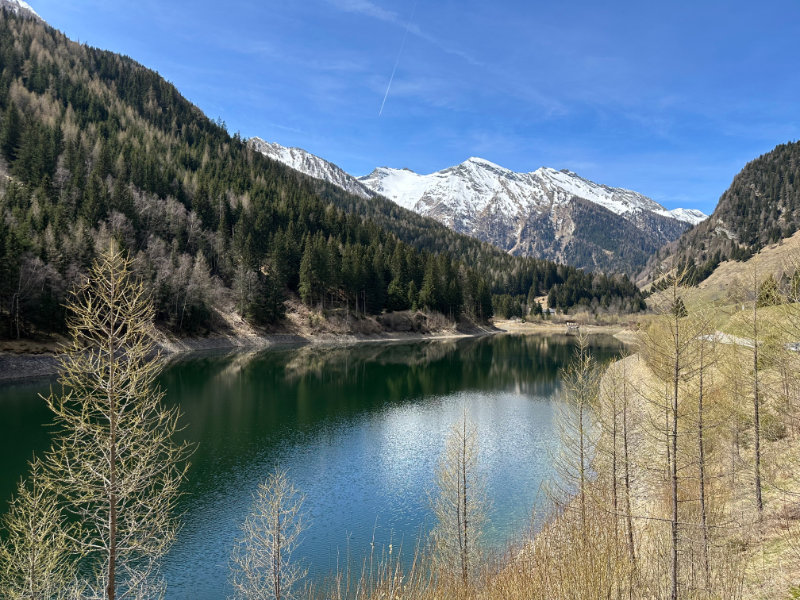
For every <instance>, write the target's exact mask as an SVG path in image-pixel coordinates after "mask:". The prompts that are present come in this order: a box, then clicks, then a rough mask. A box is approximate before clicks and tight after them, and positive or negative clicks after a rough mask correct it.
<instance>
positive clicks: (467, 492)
mask: <svg viewBox="0 0 800 600" xmlns="http://www.w3.org/2000/svg"><path fill="white" fill-rule="evenodd" d="M431 505H432V508H433V513H434V516H435V518H436V521H435V524H434V527H433V530H432V531H431V546H432V552H433V564H434V568H435V570H436V573H437V574H438V575H439V576H441V577H442V578H444V580H445V581H450V582H452V583H456V584H458V583H459V582H460V588H461V591H462V592H463V591H464V590H466V589H468V586H469V585H471V584H473V583H474V581H475V577H476V576H477V573H478V569H479V566H480V564H481V561H482V558H483V537H484V531H485V527H486V524H487V519H488V516H487V511H488V502H487V499H486V486H485V484H484V481H483V478H482V477H481V475H480V473H479V470H478V433H477V428H476V427H475V425H474V424H473V423H472V422H471V421H470V420H469V419H468V418H467V415H466V414H464V416H463V418H462V420H461V422H460V423H457V424H456V425H454V426H453V428H452V429H451V430H450V434H449V436H448V437H447V441H446V442H445V449H444V453H443V454H442V457H441V459H440V461H439V466H438V468H437V470H436V489H435V491H434V493H433V494H432V497H431Z"/></svg>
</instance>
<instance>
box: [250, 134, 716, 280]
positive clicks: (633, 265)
mask: <svg viewBox="0 0 800 600" xmlns="http://www.w3.org/2000/svg"><path fill="white" fill-rule="evenodd" d="M250 144H251V145H252V147H253V148H255V149H256V150H258V151H260V152H262V153H264V154H265V155H267V156H269V157H270V158H273V159H275V160H278V161H280V162H283V163H285V164H287V165H288V166H290V167H292V168H293V169H296V170H298V171H300V172H302V173H305V174H306V175H310V176H311V177H316V178H319V179H324V180H326V181H328V182H330V183H333V184H335V185H337V186H339V187H341V188H343V189H345V190H347V191H348V192H350V193H353V194H357V195H358V196H361V197H362V198H370V197H372V196H374V195H376V194H379V195H381V196H385V197H387V198H389V199H391V200H393V201H394V202H395V203H396V204H398V205H400V206H402V207H404V208H407V209H409V210H413V211H415V212H417V213H419V214H421V215H423V216H428V217H432V218H434V219H436V220H437V221H439V222H441V223H444V224H445V225H447V226H448V227H450V228H452V229H454V230H456V231H458V232H460V233H466V234H469V235H472V236H474V237H477V238H478V239H481V240H483V241H487V242H490V243H492V244H495V245H496V246H499V247H500V248H503V249H504V250H506V251H508V252H510V253H512V254H519V255H527V256H535V257H538V258H548V259H554V260H560V261H563V262H566V263H568V264H573V265H575V266H579V267H585V268H590V269H602V270H621V271H626V272H629V273H633V272H635V271H636V270H637V269H639V268H641V267H642V266H643V265H644V264H645V262H646V261H647V259H648V258H649V256H650V255H651V254H654V253H655V252H656V250H658V248H660V247H661V246H662V245H664V244H665V243H667V242H669V241H672V240H674V239H676V238H677V237H678V236H680V235H681V233H683V232H684V231H685V230H686V229H688V228H689V227H691V226H692V225H695V224H697V223H699V222H700V221H702V220H703V219H705V218H706V215H704V214H703V213H702V212H700V211H698V210H694V209H682V208H678V209H674V210H667V209H666V208H664V207H663V206H661V205H660V204H658V203H657V202H655V201H654V200H652V199H650V198H648V197H647V196H644V195H642V194H639V193H638V192H634V191H631V190H626V189H622V188H613V187H609V186H606V185H602V184H598V183H594V182H592V181H589V180H588V179H584V178H582V177H580V176H578V175H576V174H575V173H573V172H571V171H567V170H563V171H557V170H555V169H551V168H548V167H542V168H540V169H537V170H536V171H533V172H530V173H516V172H514V171H511V170H509V169H506V168H504V167H501V166H500V165H496V164H494V163H492V162H490V161H488V160H485V159H482V158H474V157H473V158H469V159H467V160H466V161H464V162H463V163H461V164H460V165H456V166H454V167H449V168H447V169H443V170H442V171H437V172H435V173H431V174H429V175H420V174H418V173H415V172H413V171H410V170H408V169H393V168H389V167H379V168H377V169H375V170H374V171H373V172H372V173H370V174H369V175H365V176H363V177H359V178H355V177H353V176H351V175H349V174H347V173H345V172H344V171H343V170H342V169H340V168H339V167H337V166H336V165H334V164H332V163H329V162H328V161H326V160H324V159H322V158H319V157H318V156H315V155H313V154H310V153H308V152H306V151H305V150H301V149H299V148H285V147H283V146H281V145H279V144H275V143H268V142H264V141H263V140H261V139H259V138H253V139H251V140H250Z"/></svg>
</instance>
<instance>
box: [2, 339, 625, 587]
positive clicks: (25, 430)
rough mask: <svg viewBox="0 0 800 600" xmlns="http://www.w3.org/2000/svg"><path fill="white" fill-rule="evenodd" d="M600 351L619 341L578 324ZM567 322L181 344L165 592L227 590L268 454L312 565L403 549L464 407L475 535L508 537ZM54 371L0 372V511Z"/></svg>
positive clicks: (165, 377)
mask: <svg viewBox="0 0 800 600" xmlns="http://www.w3.org/2000/svg"><path fill="white" fill-rule="evenodd" d="M591 343H592V351H593V352H594V353H595V355H596V356H597V358H598V359H600V360H606V359H609V358H611V357H612V356H614V355H616V354H618V353H619V352H620V351H621V349H622V346H621V344H620V343H619V342H617V341H616V340H615V339H614V338H611V337H604V336H597V337H593V338H591ZM574 344H575V338H571V337H567V336H550V337H542V336H512V335H497V336H488V337H482V338H476V339H460V340H447V341H425V342H415V343H402V344H400V343H365V344H360V345H355V346H346V347H318V346H316V347H315V346H304V347H294V348H285V349H280V350H269V351H264V352H259V353H247V354H243V353H237V354H228V355H204V356H192V357H190V358H186V359H183V360H179V361H174V362H171V363H169V364H168V365H167V366H166V367H165V369H164V371H163V374H162V376H161V379H160V383H161V386H162V387H163V388H164V389H165V390H166V394H167V395H166V402H168V403H169V404H177V405H179V406H180V407H181V410H182V411H183V421H182V422H183V424H184V425H185V428H184V430H183V431H182V432H181V436H182V437H184V438H185V439H188V440H191V441H192V442H195V443H196V444H197V449H196V451H195V453H194V455H193V456H192V460H191V467H190V470H189V476H188V480H187V482H186V484H185V486H184V491H185V494H184V496H183V497H182V499H181V503H180V508H181V512H182V513H183V519H182V522H183V528H182V530H181V532H180V535H179V537H178V540H177V543H176V544H175V546H174V547H173V548H172V550H171V551H170V553H169V555H168V556H167V559H166V562H165V564H164V575H165V577H166V580H167V585H168V592H167V598H168V600H184V599H186V600H189V599H192V600H212V599H213V600H218V599H221V598H225V597H226V596H227V595H228V593H229V591H230V590H229V588H228V583H227V577H228V557H229V555H230V550H231V547H232V545H233V542H234V539H235V538H236V536H237V531H238V527H239V525H240V524H241V522H242V521H243V520H244V518H245V516H246V514H247V511H248V508H249V505H250V503H251V501H252V494H253V492H254V490H255V489H256V487H257V486H258V484H259V482H260V481H262V480H263V479H264V478H265V476H266V475H267V474H268V473H269V472H270V471H271V470H272V469H274V467H275V466H280V467H283V468H285V469H287V470H288V472H289V475H290V477H291V478H292V480H293V481H294V483H295V485H296V486H297V487H298V488H299V489H300V490H301V491H302V492H303V493H305V495H306V504H305V508H306V509H307V511H308V513H309V516H310V528H309V529H308V530H307V532H306V534H305V537H304V542H303V544H302V545H301V547H300V549H299V552H298V554H299V555H300V556H301V557H302V558H303V559H304V560H305V561H306V564H307V565H308V566H309V576H310V577H311V578H313V579H315V580H318V581H319V580H321V579H322V578H324V577H325V576H326V575H328V574H329V573H331V572H332V571H334V570H335V569H336V568H337V565H339V566H342V565H343V564H344V563H345V562H346V561H347V560H348V557H349V559H350V560H351V561H353V562H359V563H360V561H361V559H362V558H363V557H364V555H365V554H366V553H367V552H368V551H369V546H370V542H371V541H372V540H373V538H374V539H375V541H376V543H377V544H378V545H379V547H381V546H383V545H385V544H388V543H389V542H390V541H391V542H392V543H393V545H394V547H395V548H398V547H401V546H402V548H403V552H404V553H405V554H406V555H411V554H412V552H413V549H414V546H415V545H416V543H417V541H418V540H419V539H423V540H424V536H425V535H426V533H427V531H428V530H429V528H430V526H431V513H430V510H429V506H428V493H429V491H431V490H432V485H433V478H434V471H435V468H436V464H437V461H438V460H439V456H440V454H441V452H442V449H443V447H444V441H445V437H446V435H447V432H448V430H449V428H450V427H451V426H452V425H453V424H454V423H456V422H457V421H458V420H459V419H460V417H461V415H462V414H463V411H464V410H465V409H466V411H467V412H468V414H469V416H470V417H471V419H472V420H473V421H474V422H475V423H476V425H477V427H478V432H479V440H480V442H479V443H480V464H481V467H480V468H481V469H482V470H483V472H484V475H485V479H486V481H487V487H488V490H487V491H488V496H489V498H490V500H491V501H492V509H491V512H490V519H491V529H490V531H489V539H490V540H491V541H492V543H493V544H494V545H495V546H496V547H497V548H502V547H503V546H505V545H506V544H508V543H510V542H513V540H514V538H515V536H518V535H519V533H520V532H522V531H523V530H525V528H526V527H527V526H528V524H529V521H530V516H531V514H532V512H533V511H534V510H535V509H536V507H537V506H540V505H541V504H543V502H544V498H543V492H542V484H543V482H545V481H546V480H547V479H548V478H549V477H552V475H553V473H552V467H551V464H552V460H551V457H552V455H553V452H555V451H557V450H558V439H557V433H556V427H555V423H554V421H553V420H554V417H555V412H554V408H555V406H556V404H557V403H558V402H560V385H559V378H558V372H559V369H560V368H562V367H564V366H565V365H566V364H567V363H568V362H569V360H570V358H571V356H572V354H573V351H574ZM50 385H55V383H54V381H50V380H37V381H33V382H27V383H24V384H6V385H2V386H0V450H2V453H3V461H2V464H1V465H0V511H3V512H4V511H5V509H6V506H7V503H8V500H9V499H10V497H11V495H12V493H13V491H14V488H15V486H16V484H17V482H18V481H19V478H20V477H21V476H23V475H24V474H25V471H26V461H27V460H28V459H30V457H31V456H32V454H33V453H34V452H36V453H42V452H44V451H45V450H46V449H47V448H48V447H49V435H50V430H49V428H48V426H47V424H48V423H49V422H50V415H49V412H48V409H47V407H46V406H45V403H44V402H43V401H42V400H41V399H39V398H38V394H46V393H47V390H48V389H49V386H50Z"/></svg>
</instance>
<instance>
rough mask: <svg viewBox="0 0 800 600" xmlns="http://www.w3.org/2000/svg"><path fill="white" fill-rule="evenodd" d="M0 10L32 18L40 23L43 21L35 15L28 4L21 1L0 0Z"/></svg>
mask: <svg viewBox="0 0 800 600" xmlns="http://www.w3.org/2000/svg"><path fill="white" fill-rule="evenodd" d="M0 8H5V9H6V10H10V11H11V12H13V13H14V14H17V15H19V14H22V15H25V16H29V17H34V18H36V19H39V20H40V21H43V20H44V19H42V17H40V16H39V15H38V14H37V13H36V11H35V10H33V8H32V7H31V5H30V4H28V3H27V2H23V1H22V0H0Z"/></svg>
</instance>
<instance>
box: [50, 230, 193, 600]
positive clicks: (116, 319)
mask: <svg viewBox="0 0 800 600" xmlns="http://www.w3.org/2000/svg"><path fill="white" fill-rule="evenodd" d="M67 308H68V310H69V312H70V319H69V329H70V333H71V343H70V344H69V345H68V346H67V347H66V348H64V355H63V358H62V359H61V364H60V382H61V384H62V386H63V392H62V393H61V394H55V393H51V394H50V396H49V397H48V398H47V402H48V404H49V406H50V408H51V409H52V410H53V412H54V413H55V419H56V424H57V425H58V426H59V427H60V430H59V431H58V433H57V435H56V437H55V439H54V444H53V449H52V451H51V454H50V456H49V467H50V468H49V471H50V474H51V477H52V478H53V480H54V482H55V483H56V484H57V486H58V488H59V492H60V493H61V494H62V495H63V498H64V500H65V506H66V508H67V510H69V511H70V512H71V513H72V515H73V518H74V519H76V520H77V521H78V522H80V523H81V525H82V528H83V532H84V535H83V536H82V537H81V539H80V545H81V553H82V554H83V555H84V560H83V564H84V565H85V570H87V571H90V572H91V573H92V575H91V579H90V581H87V582H86V591H85V592H84V594H85V597H90V598H107V599H108V600H116V599H122V598H141V597H148V598H150V597H158V596H159V595H160V594H161V591H162V587H163V584H162V582H161V580H160V577H159V575H158V567H159V563H160V559H161V557H163V555H164V554H165V553H166V551H167V549H168V548H169V547H170V545H171V544H172V542H173V540H174V538H175V533H176V531H177V528H178V523H177V520H176V518H175V517H174V516H173V513H174V510H173V509H174V508H175V502H176V500H177V498H178V495H179V489H178V488H179V484H180V482H181V480H182V479H183V476H184V474H185V468H186V466H185V459H186V458H187V454H188V451H189V448H188V446H187V445H185V444H184V445H179V444H176V443H175V442H174V441H173V439H172V438H173V435H174V434H175V432H176V430H177V429H178V417H179V412H178V409H177V407H173V408H166V407H164V406H163V405H162V399H163V396H164V394H163V392H162V391H161V390H160V389H159V388H158V386H157V385H156V384H155V379H156V376H157V375H158V373H159V370H160V365H159V363H158V362H157V361H155V360H153V343H152V337H151V333H152V323H153V307H152V304H151V303H150V301H149V296H148V293H147V290H146V289H145V286H144V284H142V283H141V282H138V281H135V280H134V279H133V277H132V276H131V263H130V261H129V260H128V259H126V258H125V257H123V255H122V253H121V252H120V250H119V249H118V248H116V247H115V246H114V245H111V246H110V247H109V248H108V249H107V250H106V251H104V252H103V254H102V255H101V256H100V258H99V259H98V260H97V261H96V262H95V263H94V265H93V267H92V269H91V271H90V275H89V278H88V280H87V281H86V283H85V285H84V286H83V287H82V288H81V289H80V290H79V291H78V292H76V293H75V294H74V295H73V297H72V299H71V300H70V301H69V302H68V307H67Z"/></svg>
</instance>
